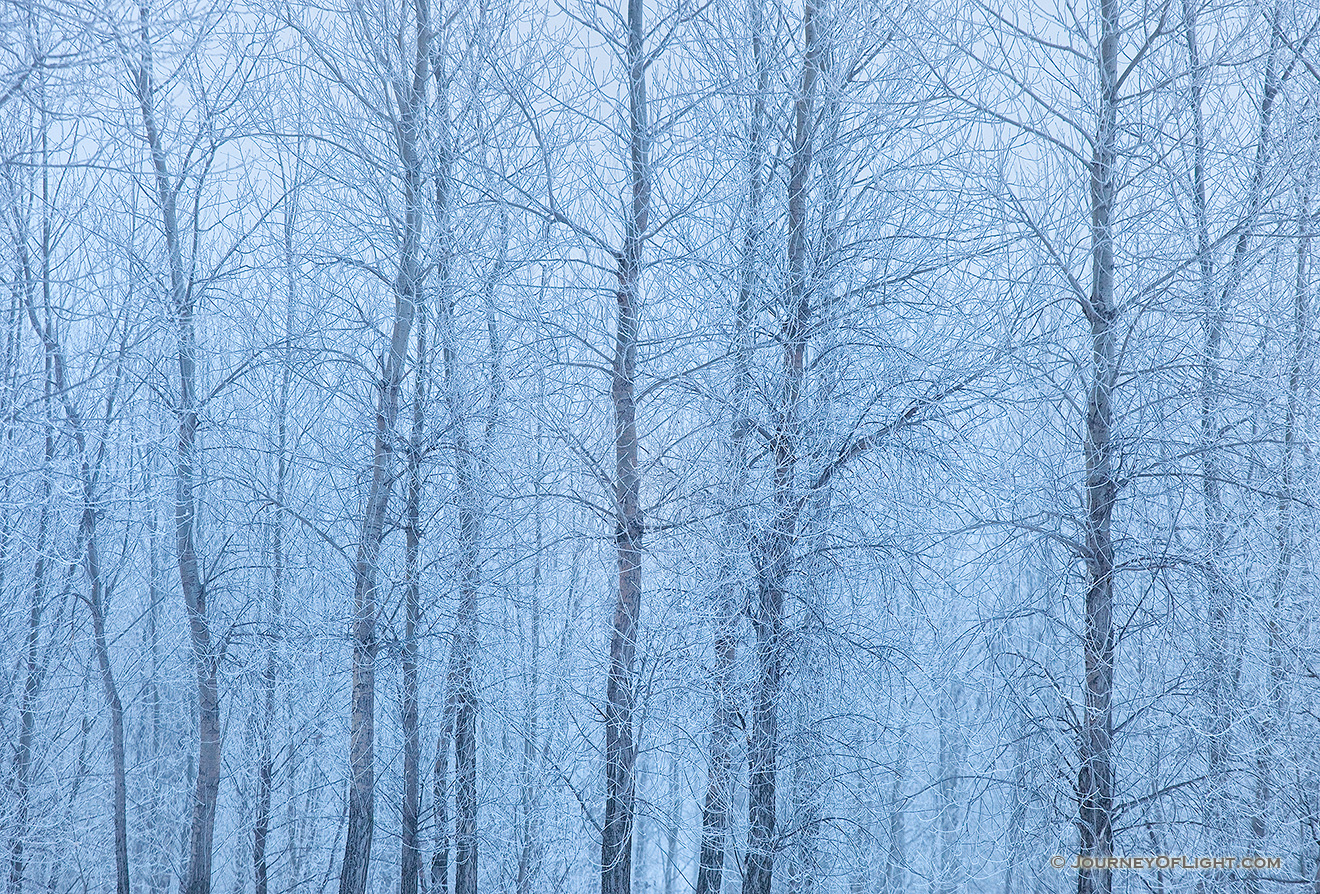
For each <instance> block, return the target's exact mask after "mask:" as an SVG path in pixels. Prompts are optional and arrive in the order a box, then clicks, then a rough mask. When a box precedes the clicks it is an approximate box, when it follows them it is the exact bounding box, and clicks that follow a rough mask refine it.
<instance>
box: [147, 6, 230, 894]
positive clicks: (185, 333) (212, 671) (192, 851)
mask: <svg viewBox="0 0 1320 894" xmlns="http://www.w3.org/2000/svg"><path fill="white" fill-rule="evenodd" d="M140 10H141V18H140V23H139V34H140V38H141V52H142V56H141V58H140V59H139V61H138V64H137V66H136V68H135V70H134V72H133V75H134V88H135V92H136V96H137V100H138V104H139V107H140V109H141V113H142V124H143V128H144V130H145V133H146V142H147V148H148V150H149V151H150V154H151V164H152V169H153V172H154V174H155V182H156V205H157V208H158V210H159V211H160V224H161V231H162V235H163V237H164V240H165V250H166V254H167V256H168V261H169V272H170V294H171V303H172V307H173V311H174V322H175V326H176V337H177V339H178V355H177V356H178V367H179V391H178V400H177V403H176V405H175V413H176V414H177V417H178V428H177V433H176V441H175V443H176V451H177V452H176V464H175V471H174V535H175V549H176V554H177V558H178V566H179V587H180V590H181V591H182V593H183V601H184V608H185V612H186V614H187V618H188V633H189V637H190V640H191V644H192V657H193V666H194V669H195V672H196V677H197V780H196V786H195V788H194V791H193V804H192V819H191V824H190V830H189V835H188V865H187V870H186V876H185V880H184V884H183V889H182V894H210V890H211V856H212V840H213V838H214V831H215V808H216V801H217V797H218V795H219V791H220V748H221V725H220V690H219V682H218V679H217V678H218V673H219V663H220V658H219V656H218V655H217V654H215V651H214V649H213V647H212V642H211V624H210V616H209V614H208V611H207V602H206V600H207V593H206V581H205V580H204V579H203V577H202V570H201V561H200V560H199V558H198V555H197V530H196V524H197V502H198V495H197V490H198V483H197V480H196V463H197V421H198V411H199V400H198V395H197V335H196V329H195V320H194V314H195V310H196V302H197V295H196V293H195V291H194V283H193V281H192V278H191V276H190V275H189V273H188V271H187V270H186V269H185V267H184V249H183V242H184V236H183V234H182V233H181V232H180V230H179V220H178V211H177V199H178V191H179V189H180V187H181V186H182V180H181V179H175V178H174V177H173V176H171V174H170V171H169V166H168V155H167V153H166V151H165V147H164V141H163V136H162V134H161V132H160V128H159V126H158V124H157V118H156V106H155V100H156V85H155V83H154V75H153V70H152V49H151V47H152V44H151V36H150V34H149V30H148V23H147V19H146V16H147V8H146V7H145V6H144V7H141V8H140Z"/></svg>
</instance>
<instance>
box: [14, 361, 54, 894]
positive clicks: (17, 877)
mask: <svg viewBox="0 0 1320 894" xmlns="http://www.w3.org/2000/svg"><path fill="white" fill-rule="evenodd" d="M45 360H46V377H45V385H44V393H43V395H42V404H43V406H44V408H45V413H44V416H45V426H44V427H45V447H44V450H43V463H42V483H41V509H40V512H39V514H38V516H37V536H36V541H35V543H34V545H35V547H36V555H37V562H36V566H35V570H34V571H33V575H32V590H31V593H30V595H29V599H28V625H27V631H26V634H25V635H24V639H23V661H22V665H21V666H22V668H23V691H22V693H21V694H20V695H19V703H18V745H17V747H16V748H15V749H14V759H13V770H12V771H11V772H12V774H13V775H12V782H11V783H10V791H11V798H12V803H13V805H14V818H13V825H12V826H11V831H10V833H9V887H8V890H9V894H21V892H22V890H23V876H24V874H25V872H26V870H27V862H26V858H25V857H24V847H25V845H26V844H27V837H28V833H29V832H30V826H29V818H30V814H31V807H32V805H31V803H30V791H31V788H32V740H33V739H34V738H35V736H36V727H37V713H36V700H37V693H38V692H39V691H40V690H41V678H42V676H43V674H42V667H41V664H40V661H39V656H38V653H37V645H38V642H39V640H40V638H41V613H42V611H43V609H44V608H45V605H46V598H47V592H46V589H47V583H48V579H49V569H48V568H47V565H46V553H47V552H48V548H47V542H46V541H47V539H48V538H49V536H50V500H51V489H52V488H51V475H52V473H53V470H52V468H51V464H52V461H53V459H54V454H55V429H54V424H53V422H52V420H51V418H50V400H51V390H52V382H51V365H52V363H51V356H50V354H49V353H47V354H46V358H45Z"/></svg>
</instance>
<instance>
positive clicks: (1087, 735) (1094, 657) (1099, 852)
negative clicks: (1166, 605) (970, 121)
mask: <svg viewBox="0 0 1320 894" xmlns="http://www.w3.org/2000/svg"><path fill="white" fill-rule="evenodd" d="M1099 12H1100V44H1099V52H1100V58H1099V67H1100V102H1099V109H1098V119H1099V128H1098V130H1097V133H1096V137H1095V141H1094V146H1095V149H1094V155H1093V158H1092V162H1091V171H1090V204H1091V293H1090V297H1089V302H1088V307H1087V314H1086V316H1087V319H1088V321H1089V323H1090V328H1091V372H1090V380H1091V381H1090V384H1089V387H1088V388H1087V394H1086V428H1085V433H1084V438H1083V450H1084V454H1085V460H1086V524H1085V540H1086V542H1085V546H1086V570H1087V586H1086V598H1085V617H1084V619H1083V633H1082V645H1083V654H1084V661H1085V668H1086V681H1085V695H1084V701H1085V704H1084V709H1083V716H1082V730H1081V739H1080V753H1079V755H1078V764H1079V770H1078V776H1077V800H1078V808H1079V810H1078V829H1079V832H1080V834H1081V848H1080V854H1081V855H1082V856H1086V857H1102V858H1103V857H1108V856H1110V855H1112V853H1113V846H1114V764H1113V736H1114V717H1113V692H1114V655H1115V642H1114V619H1113V608H1114V544H1113V537H1112V521H1113V513H1114V503H1115V500H1116V499H1117V496H1118V479H1117V470H1116V468H1115V457H1114V453H1115V448H1114V441H1113V405H1112V399H1113V392H1114V386H1115V383H1116V382H1117V379H1118V367H1117V362H1118V361H1117V321H1118V307H1117V305H1116V301H1115V296H1114V268H1115V265H1114V243H1113V224H1112V216H1113V211H1114V203H1115V200H1116V198H1117V193H1118V174H1117V171H1116V170H1115V164H1116V157H1117V152H1116V143H1117V139H1118V126H1117V119H1118V42H1119V39H1120V32H1119V22H1118V14H1119V4H1118V0H1100V9H1099ZM1111 890H1112V879H1111V873H1110V870H1109V869H1080V870H1078V876H1077V891H1078V894H1109V892H1110V891H1111Z"/></svg>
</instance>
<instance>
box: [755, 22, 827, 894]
mask: <svg viewBox="0 0 1320 894" xmlns="http://www.w3.org/2000/svg"><path fill="white" fill-rule="evenodd" d="M818 15H819V0H807V3H806V7H805V10H804V12H803V18H802V31H803V51H802V52H803V58H802V75H801V81H800V83H799V86H798V95H797V100H796V102H795V103H794V134H793V157H792V161H791V163H790V166H789V177H788V288H787V303H788V306H787V307H786V308H784V312H783V316H782V320H783V324H782V329H781V332H780V344H781V345H782V350H783V369H782V371H781V373H780V375H781V376H782V379H781V383H780V388H781V394H780V399H779V410H778V413H777V416H778V418H777V419H776V421H775V426H774V429H775V430H774V441H773V443H772V449H773V451H774V461H775V471H774V508H775V518H774V522H773V525H772V527H771V530H770V531H769V532H768V533H767V534H766V535H765V536H764V537H763V538H762V542H761V543H760V544H758V546H757V547H756V549H755V550H754V552H755V553H756V555H755V564H756V572H757V602H756V606H755V609H754V611H753V613H752V627H753V629H754V630H755V633H756V665H757V681H756V692H755V695H754V697H753V704H752V729H751V739H750V742H749V745H748V797H747V810H748V833H747V868H746V872H745V873H744V875H743V894H770V891H771V879H772V875H773V871H774V858H775V850H776V848H777V840H776V830H775V798H776V788H775V785H776V763H777V761H778V753H779V695H780V691H781V679H782V676H783V662H784V597H785V586H786V584H787V580H788V574H789V571H790V570H791V568H792V564H793V549H794V547H793V544H794V540H795V539H796V535H797V527H798V516H799V515H800V511H801V502H800V500H799V496H798V493H797V460H798V451H799V449H800V441H801V418H800V416H801V404H802V398H803V395H802V386H803V380H804V374H805V369H806V351H807V340H808V337H809V333H808V328H809V326H810V322H811V296H810V294H809V293H810V289H809V288H808V284H809V277H810V271H809V269H808V265H809V259H808V246H807V224H808V220H807V218H808V214H809V211H808V196H809V193H810V189H811V162H812V155H813V152H814V149H815V129H816V114H815V95H816V80H817V76H818V74H819V71H820V60H821V42H820V40H819V39H818V34H817V29H816V24H817V23H816V18H817V16H818Z"/></svg>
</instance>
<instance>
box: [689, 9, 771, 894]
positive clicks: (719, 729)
mask: <svg viewBox="0 0 1320 894" xmlns="http://www.w3.org/2000/svg"><path fill="white" fill-rule="evenodd" d="M750 8H751V32H752V57H753V59H754V60H755V63H756V69H757V75H756V79H757V83H756V95H755V96H754V97H753V99H752V107H751V134H750V138H749V140H748V145H747V167H748V170H747V178H748V179H747V200H748V201H747V220H746V223H745V225H744V229H743V245H742V259H741V261H742V270H741V273H740V282H739V287H738V297H737V305H736V307H735V320H734V338H733V340H734V345H733V347H734V361H735V369H734V376H733V398H732V401H731V403H732V409H733V422H732V424H731V427H730V432H729V448H730V449H729V454H730V462H729V474H730V479H731V480H730V492H729V494H728V497H727V501H728V502H727V503H726V505H725V506H724V522H723V524H722V526H721V536H720V546H721V555H720V557H719V563H720V565H719V569H718V571H717V572H716V582H715V589H716V593H715V600H716V618H715V678H714V680H713V689H714V696H715V711H714V717H713V718H712V723H711V731H710V764H709V770H708V777H707V782H706V797H705V801H704V802H703V804H702V808H701V853H700V855H699V857H698V862H697V886H696V894H720V889H721V887H722V885H723V880H724V856H725V850H726V848H727V846H728V836H729V807H730V804H731V802H732V800H733V774H734V770H733V762H734V753H735V751H736V745H737V740H738V729H737V726H736V725H735V718H736V717H737V716H738V710H737V706H736V704H735V701H734V693H733V670H734V663H735V661H736V659H737V650H738V618H739V616H740V615H741V614H742V605H743V603H744V600H745V596H744V593H743V582H742V581H741V580H739V577H738V574H737V568H738V562H737V558H736V556H737V553H738V552H740V550H739V549H738V546H739V545H741V544H742V543H743V538H744V536H745V535H744V533H743V532H744V530H745V528H746V511H745V510H744V509H743V500H744V494H745V491H746V486H747V464H748V447H747V439H748V436H749V435H750V433H751V427H752V423H751V419H750V414H751V407H750V400H751V392H752V380H751V353H752V344H751V340H752V317H753V314H754V312H755V302H756V300H757V288H756V284H757V275H756V250H757V247H758V245H759V243H760V238H759V237H760V226H761V221H760V213H761V202H762V198H763V197H764V195H765V184H764V173H763V161H762V159H763V156H764V152H765V103H766V94H767V93H768V91H769V88H770V83H769V81H770V68H769V65H768V64H767V63H766V60H765V49H764V41H763V38H762V34H761V32H762V29H763V27H764V23H763V13H762V9H761V2H760V0H751V3H750Z"/></svg>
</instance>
